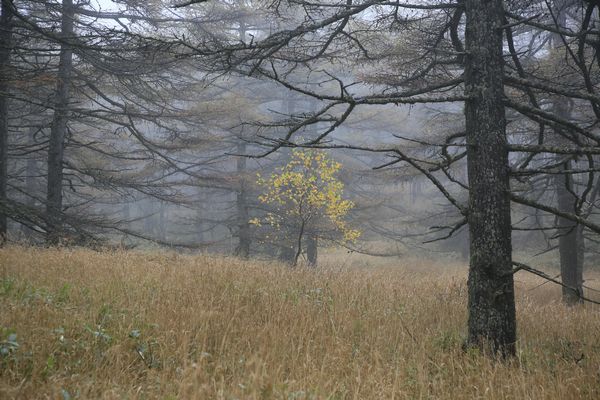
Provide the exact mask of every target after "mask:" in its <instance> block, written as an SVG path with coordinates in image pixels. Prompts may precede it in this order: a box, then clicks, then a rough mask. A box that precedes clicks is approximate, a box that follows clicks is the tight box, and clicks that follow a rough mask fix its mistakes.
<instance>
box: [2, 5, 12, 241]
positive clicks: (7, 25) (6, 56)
mask: <svg viewBox="0 0 600 400" xmlns="http://www.w3.org/2000/svg"><path fill="white" fill-rule="evenodd" d="M12 18H13V5H12V2H11V1H10V0H2V15H1V16H0V203H2V204H4V203H6V201H7V199H8V198H7V191H6V187H7V184H8V129H9V127H8V90H9V84H8V82H9V80H10V73H9V68H10V51H11V41H12ZM1 209H2V207H0V210H1ZM7 233H8V220H7V215H6V214H5V213H3V212H2V211H0V245H1V244H3V243H4V241H5V240H6V234H7Z"/></svg>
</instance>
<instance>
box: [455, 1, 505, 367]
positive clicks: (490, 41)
mask: <svg viewBox="0 0 600 400" xmlns="http://www.w3.org/2000/svg"><path fill="white" fill-rule="evenodd" d="M465 14H466V28H465V29H466V31H465V43H466V48H467V53H468V57H466V61H465V64H466V65H465V93H466V95H468V96H469V97H470V98H469V99H468V100H467V101H466V103H465V122H466V133H467V143H468V149H467V165H468V174H469V188H470V190H469V211H468V212H469V214H468V220H469V234H470V238H471V244H470V253H471V257H470V266H469V282H468V287H469V305H468V307H469V309H468V311H469V323H468V325H469V327H468V330H469V333H468V345H469V346H474V347H477V348H480V349H482V350H483V351H486V352H487V351H491V352H492V353H493V354H500V355H502V356H504V357H507V356H512V355H514V354H515V341H516V319H515V301H514V283H513V275H512V258H511V257H512V255H511V252H512V247H511V220H510V217H511V216H510V197H509V193H510V192H509V190H510V185H509V168H508V151H507V149H506V144H507V140H506V119H505V115H504V105H503V96H504V93H503V84H502V79H503V72H504V71H503V59H502V29H501V26H502V19H503V15H504V12H503V7H502V0H487V1H482V0H466V1H465Z"/></svg>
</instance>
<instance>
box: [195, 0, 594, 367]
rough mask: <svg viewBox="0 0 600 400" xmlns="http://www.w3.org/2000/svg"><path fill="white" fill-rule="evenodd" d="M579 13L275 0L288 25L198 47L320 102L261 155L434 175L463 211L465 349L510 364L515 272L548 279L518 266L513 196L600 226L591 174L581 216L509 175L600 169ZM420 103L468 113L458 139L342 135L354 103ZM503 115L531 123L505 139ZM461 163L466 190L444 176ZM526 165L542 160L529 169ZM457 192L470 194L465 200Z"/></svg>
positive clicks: (529, 6) (499, 5) (586, 14)
mask: <svg viewBox="0 0 600 400" xmlns="http://www.w3.org/2000/svg"><path fill="white" fill-rule="evenodd" d="M191 3H194V1H192V2H191ZM581 6H583V13H581V14H579V13H572V14H573V15H574V17H573V19H572V20H571V21H569V23H570V26H568V27H567V26H562V25H561V23H560V21H557V20H556V18H555V15H554V13H553V11H552V9H551V7H550V5H549V4H548V3H547V2H517V1H501V0H487V1H476V0H464V1H456V2H453V1H451V2H443V1H438V0H432V1H425V2H418V3H417V2H415V3H410V2H399V1H398V2H395V1H392V2H390V1H376V0H364V1H334V2H331V1H327V2H325V1H323V2H320V1H302V0H295V1H287V2H286V1H275V2H273V3H271V7H272V10H273V15H274V18H276V19H279V20H281V21H286V24H282V26H281V27H280V29H279V30H276V31H273V32H272V33H271V34H269V35H266V36H261V37H253V38H252V40H250V41H246V42H241V43H239V42H238V43H226V42H222V43H216V44H214V43H213V46H212V47H210V48H206V47H205V46H202V44H197V45H196V49H197V50H196V51H197V53H199V54H204V55H207V56H212V57H213V58H214V59H216V60H218V61H215V65H220V66H222V68H224V69H226V70H228V71H229V72H232V73H236V74H240V73H242V74H247V75H248V76H251V77H253V78H256V77H262V78H263V79H266V80H271V81H274V82H277V83H278V84H280V85H281V86H282V87H283V88H285V89H286V90H292V91H295V92H297V93H299V94H301V95H302V96H305V97H307V98H312V99H314V100H315V101H316V102H318V103H319V104H320V107H319V109H318V110H316V111H315V112H311V113H302V114H299V113H296V114H293V115H290V116H288V118H287V129H286V131H285V133H284V134H281V127H282V126H284V124H283V121H281V123H279V124H277V123H272V124H262V126H261V127H260V128H259V129H258V130H257V134H258V137H259V138H261V140H262V144H263V145H265V146H268V147H269V148H268V149H267V150H266V151H265V152H264V153H263V154H259V155H258V156H266V155H268V154H271V153H273V152H274V151H277V150H278V149H281V148H284V147H305V148H329V149H350V150H357V151H364V152H370V153H373V154H384V155H387V156H388V157H389V158H390V160H389V161H388V162H385V163H383V164H382V165H381V166H379V167H380V168H387V167H391V166H393V165H400V164H404V165H406V166H408V167H410V168H414V169H415V170H417V171H418V172H419V173H421V174H423V175H424V176H425V177H427V178H428V179H429V180H430V182H431V183H432V185H434V186H435V187H437V188H438V189H439V191H440V192H441V193H442V194H443V195H444V196H445V197H446V199H447V200H448V202H449V203H450V204H451V205H453V206H454V207H455V209H456V211H457V212H458V215H459V216H460V217H459V218H460V219H459V220H458V222H457V223H456V224H453V226H448V227H447V230H448V231H449V235H452V234H453V233H454V232H456V231H457V230H458V229H459V228H460V227H461V226H462V225H463V224H464V223H465V222H468V224H469V232H470V241H471V245H470V248H471V257H470V266H469V323H468V339H467V342H468V344H469V345H472V346H477V347H479V348H482V349H484V350H489V351H490V352H491V353H492V354H501V355H503V356H511V355H514V354H515V342H516V322H515V321H516V318H515V305H514V287H513V275H514V273H516V272H517V271H520V270H526V271H530V272H533V273H536V274H538V275H543V274H541V273H540V272H539V271H537V270H535V269H534V268H531V267H529V266H527V265H525V264H523V263H520V262H517V261H513V260H512V254H511V253H512V244H511V232H512V230H513V229H521V227H520V226H519V224H520V222H519V223H516V224H514V225H513V224H511V202H512V203H515V204H518V205H520V206H525V207H528V208H533V209H535V210H539V211H540V212H544V213H549V214H551V215H553V216H556V217H560V218H564V219H566V220H569V221H571V222H572V223H573V222H574V223H578V224H582V225H583V226H585V227H586V229H589V230H591V231H593V232H596V233H598V232H600V229H599V226H598V225H597V224H595V223H594V222H592V221H591V220H589V219H586V218H584V217H583V214H582V213H581V212H580V209H581V205H582V204H583V203H584V202H585V201H586V197H587V196H588V194H589V193H590V189H588V188H589V187H590V182H591V180H590V179H588V180H587V183H586V189H585V190H583V192H582V193H581V195H578V201H577V205H578V207H577V209H575V210H570V211H565V210H560V209H558V208H556V207H552V206H549V205H547V204H545V200H546V199H545V198H539V199H536V200H533V199H531V198H528V197H527V196H526V195H523V194H524V193H522V191H520V190H513V189H511V177H514V179H515V180H516V179H517V177H520V178H519V179H521V178H522V177H523V176H526V177H528V178H530V181H531V182H532V183H534V182H535V179H536V178H538V177H540V176H544V175H547V174H551V173H554V171H552V170H551V168H552V167H551V165H550V164H549V163H548V162H547V161H545V160H543V159H542V158H543V157H546V156H548V155H549V154H563V155H568V156H571V157H573V156H576V155H582V154H583V155H586V156H588V159H589V162H588V165H587V170H588V171H587V172H585V170H586V168H581V169H579V171H580V172H574V171H566V172H560V173H561V174H562V173H564V174H566V175H568V174H573V173H586V174H588V175H593V172H592V171H594V170H596V168H595V167H594V165H593V157H591V156H592V155H594V154H598V153H599V150H598V147H597V146H598V144H599V143H600V141H599V139H598V135H597V133H596V132H595V129H596V128H595V124H596V123H597V120H598V119H599V116H600V111H599V110H598V104H599V103H598V101H599V98H598V97H597V95H596V94H595V92H596V86H597V76H598V74H597V72H596V71H597V66H596V65H595V61H594V60H596V58H595V55H596V50H597V46H596V42H595V40H592V39H590V38H589V37H588V34H589V27H590V26H592V24H591V23H590V20H591V19H592V16H593V15H594V10H595V9H596V7H597V4H596V3H595V2H590V3H585V4H583V5H582V4H579V3H577V4H573V5H572V7H573V8H575V9H577V10H581V8H580V7H581ZM577 15H583V17H582V18H578V17H577ZM540 33H541V36H547V35H548V34H549V33H557V34H558V35H559V36H560V37H561V40H563V42H567V43H569V45H568V46H565V47H566V48H565V56H566V57H568V58H570V59H572V61H574V65H575V67H573V68H571V70H570V71H569V73H570V74H572V78H573V80H574V82H571V83H569V84H566V81H565V82H564V83H562V84H561V83H558V84H556V83H554V81H548V80H547V79H546V77H544V76H543V75H542V74H540V69H539V68H538V64H539V58H540V53H538V51H539V48H540V46H539V43H538V42H537V40H536V39H537V38H538V37H540ZM522 44H524V45H522ZM571 47H574V49H573V48H571ZM209 58H210V57H209ZM356 59H358V62H356V63H355V62H353V61H350V60H356ZM300 77H301V78H300ZM540 94H544V95H558V96H562V97H565V98H567V99H569V100H570V101H575V102H577V103H581V104H582V108H581V116H580V117H579V118H578V119H577V120H576V119H575V118H571V119H567V118H564V117H560V116H557V115H553V114H552V113H551V112H548V111H547V110H546V109H545V108H544V106H543V105H541V104H540V103H539V102H537V97H538V96H539V95H540ZM420 103H423V104H449V105H451V104H453V103H454V104H457V105H463V106H464V130H463V131H462V132H461V131H455V132H448V133H446V135H444V137H441V138H439V139H438V141H436V142H426V141H424V140H423V139H416V140H417V141H419V142H420V143H422V144H423V147H424V148H427V149H429V150H430V151H429V154H427V156H425V157H423V156H418V155H417V153H416V152H414V151H412V150H411V149H407V148H405V146H403V145H402V144H401V145H398V144H392V143H389V142H384V143H381V142H380V143H373V142H363V143H358V142H357V141H352V142H348V141H345V140H343V139H344V138H342V137H340V135H339V133H338V132H339V131H340V129H342V127H343V125H344V124H345V123H347V121H349V120H350V119H351V117H352V115H354V112H355V111H356V110H357V109H361V108H367V107H375V106H387V105H402V104H410V105H413V104H420ZM584 103H585V108H584V107H583V104H584ZM507 115H508V118H510V122H513V121H516V120H517V119H518V118H522V117H524V118H525V119H527V121H528V124H529V125H528V129H527V131H526V132H525V133H524V134H521V135H518V134H517V133H516V132H513V131H512V130H511V131H510V132H508V129H507V127H508V121H507ZM319 124H321V126H322V127H320V128H319V131H320V132H319V134H317V135H314V136H311V137H309V138H308V139H307V137H306V136H305V135H304V133H305V132H306V130H307V129H308V128H309V127H311V126H319ZM512 126H514V124H513V125H511V126H510V128H511V129H512ZM532 126H533V129H531V128H532ZM536 127H537V128H538V129H537V130H536V129H535V128H536ZM547 128H552V129H553V130H554V131H555V132H557V133H558V134H561V132H562V133H563V136H564V137H565V139H567V141H568V143H569V147H561V148H556V147H553V146H551V145H548V144H547V143H546V142H545V141H544V138H545V136H544V131H545V130H546V129H547ZM396 137H397V138H398V139H399V140H400V141H401V143H406V138H402V137H398V136H396ZM518 138H520V139H522V141H517V140H516V139H518ZM410 140H412V141H414V140H415V139H410V138H409V141H410ZM586 144H589V145H590V146H589V147H586ZM464 158H466V159H467V164H468V181H467V182H462V181H460V180H459V179H456V178H455V177H454V176H453V175H452V173H451V170H450V168H451V166H453V165H456V164H457V163H459V162H460V160H464ZM546 158H547V157H546ZM531 160H534V161H538V160H539V161H540V162H539V164H538V165H541V166H540V167H539V168H531V167H530V165H532V164H531ZM525 180H527V179H525ZM459 190H463V191H468V199H469V200H468V204H464V203H462V202H460V201H458V200H457V198H458V197H457V196H456V191H459ZM513 266H514V268H513ZM563 285H564V286H567V287H568V285H565V284H564V283H563Z"/></svg>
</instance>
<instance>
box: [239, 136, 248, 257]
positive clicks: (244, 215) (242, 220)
mask: <svg viewBox="0 0 600 400" xmlns="http://www.w3.org/2000/svg"><path fill="white" fill-rule="evenodd" d="M237 151H238V154H244V153H246V143H244V142H243V141H240V143H238V146H237ZM246 161H247V160H246V157H242V156H238V158H237V160H236V173H237V177H238V179H239V182H240V184H239V187H238V191H237V194H236V208H237V225H238V233H237V235H238V245H237V248H236V250H235V254H236V255H237V256H239V257H242V258H248V257H249V256H250V215H249V212H248V193H247V192H248V189H247V186H248V185H247V182H246Z"/></svg>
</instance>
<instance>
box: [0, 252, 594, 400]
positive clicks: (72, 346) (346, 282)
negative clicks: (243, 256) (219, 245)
mask: <svg viewBox="0 0 600 400" xmlns="http://www.w3.org/2000/svg"><path fill="white" fill-rule="evenodd" d="M465 276H466V275H465V271H464V268H459V267H450V268H446V269H442V268H436V267H435V266H432V265H427V264H425V263H423V262H418V261H413V262H410V263H408V264H405V265H398V267H397V268H391V267H379V268H371V269H366V268H358V267H347V268H343V269H342V268H333V267H330V268H324V269H321V270H318V271H306V270H298V271H291V270H289V269H286V268H283V267H281V266H279V265H276V264H268V263H258V262H242V261H239V260H236V259H233V258H217V257H209V256H181V255H176V254H169V253H156V254H153V253H147V254H142V253H135V252H106V253H96V252H92V251H87V250H41V249H34V248H20V247H12V248H7V249H3V250H0V307H1V312H0V335H2V336H1V337H0V341H4V344H3V346H4V347H5V348H7V349H8V347H10V345H9V344H8V343H7V342H6V339H7V338H8V336H9V335H10V334H11V333H15V334H16V335H17V336H16V338H17V342H18V345H19V346H18V347H16V348H15V347H14V346H13V347H11V348H10V349H8V350H7V352H8V353H7V354H5V355H3V356H1V355H0V398H2V399H5V398H24V399H34V398H35V399H38V398H40V399H42V398H51V399H60V398H81V399H85V398H103V399H117V398H128V399H175V398H178V399H477V398H481V399H575V398H581V399H585V398H587V399H598V398H600V338H599V334H600V313H599V309H598V308H594V307H591V306H586V307H582V308H579V309H567V308H565V307H563V306H562V305H560V304H559V303H558V302H557V301H556V300H557V299H558V298H559V290H558V289H557V288H553V287H551V285H544V286H541V287H539V288H537V289H535V290H530V289H531V288H533V287H534V286H535V285H537V284H539V283H540V281H539V280H536V279H534V278H531V277H528V276H525V275H519V276H518V277H517V280H518V283H517V286H518V315H519V335H520V342H519V356H518V359H517V360H514V361H512V362H504V363H502V362H493V361H491V360H490V359H488V358H487V357H484V356H482V355H480V354H477V353H476V352H472V351H471V352H467V353H464V352H463V351H462V350H461V343H462V340H463V337H464V333H465V326H466V313H465V308H466V307H465V301H466V282H465ZM7 346H8V347H7ZM5 353H6V351H5Z"/></svg>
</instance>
